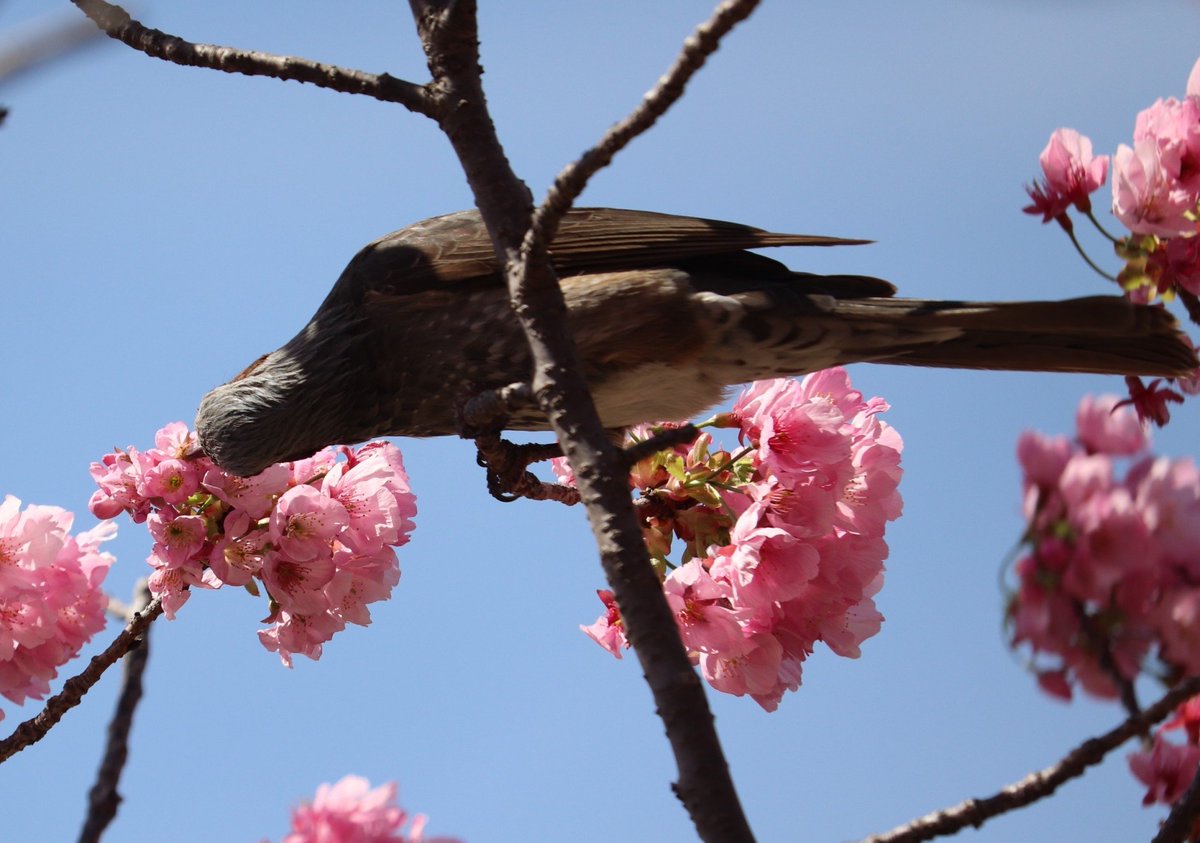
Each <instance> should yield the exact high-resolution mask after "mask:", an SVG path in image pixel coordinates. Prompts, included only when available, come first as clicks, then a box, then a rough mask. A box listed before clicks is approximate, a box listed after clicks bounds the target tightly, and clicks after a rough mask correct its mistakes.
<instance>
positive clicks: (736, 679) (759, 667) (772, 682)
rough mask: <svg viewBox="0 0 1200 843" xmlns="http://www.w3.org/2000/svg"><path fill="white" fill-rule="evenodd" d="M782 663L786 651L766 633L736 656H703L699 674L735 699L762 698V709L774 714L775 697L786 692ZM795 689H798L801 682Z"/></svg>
mask: <svg viewBox="0 0 1200 843" xmlns="http://www.w3.org/2000/svg"><path fill="white" fill-rule="evenodd" d="M782 662H783V647H781V646H780V644H779V641H778V640H777V639H776V638H775V636H773V635H770V634H767V633H763V634H758V635H752V636H748V637H747V638H746V642H745V646H744V647H743V648H741V649H740V651H739V652H737V653H736V654H732V653H730V654H720V653H703V654H701V656H700V670H701V673H702V674H703V675H704V678H705V680H707V681H708V683H709V684H710V685H712V686H713V687H714V688H716V689H717V690H718V691H721V692H723V693H726V694H733V695H734V696H735V697H741V696H745V695H747V694H749V695H750V696H751V697H755V698H759V697H761V698H762V700H759V703H760V705H763V708H765V709H766V710H767V711H774V709H775V707H776V706H777V705H778V703H779V698H778V697H777V696H776V694H777V693H780V694H781V693H782V690H783V688H781V687H780V666H781V664H782ZM797 680H798V677H797ZM787 684H788V685H789V686H790V685H791V684H792V683H787ZM795 686H796V687H799V682H798V681H797V682H796V683H795ZM764 700H765V701H766V703H765V704H764V702H763V701H764Z"/></svg>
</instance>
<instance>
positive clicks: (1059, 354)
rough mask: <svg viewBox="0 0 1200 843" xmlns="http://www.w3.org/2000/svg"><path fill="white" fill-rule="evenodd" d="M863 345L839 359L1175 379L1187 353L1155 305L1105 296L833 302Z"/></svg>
mask: <svg viewBox="0 0 1200 843" xmlns="http://www.w3.org/2000/svg"><path fill="white" fill-rule="evenodd" d="M832 312H833V314H835V315H836V316H837V317H838V318H840V319H844V320H847V321H848V322H849V323H850V324H851V326H853V327H852V331H851V337H856V336H859V337H862V338H863V340H864V346H863V347H859V348H855V347H854V346H853V345H851V346H850V347H848V348H847V349H846V355H847V358H848V359H847V360H846V362H851V360H870V361H873V362H876V363H895V364H901V365H911V366H936V367H944V368H956V369H1006V370H1014V371H1030V372H1093V373H1100V374H1120V375H1146V376H1179V375H1185V374H1188V373H1190V372H1192V371H1194V370H1195V369H1196V367H1197V365H1198V364H1197V360H1196V354H1195V352H1194V351H1193V350H1192V348H1191V345H1190V343H1188V342H1187V341H1186V340H1185V339H1184V337H1183V335H1182V334H1181V333H1180V331H1179V329H1178V328H1177V327H1176V323H1175V319H1174V318H1173V317H1172V316H1171V314H1170V313H1168V312H1167V311H1166V310H1164V309H1163V308H1161V307H1148V306H1145V305H1134V304H1130V303H1129V302H1127V301H1125V300H1124V299H1121V298H1117V297H1113V296H1095V297H1090V298H1081V299H1070V300H1067V301H1057V302H935V301H922V300H918V299H890V298H889V299H851V300H845V299H843V300H838V301H836V303H835V304H834V306H833V308H832Z"/></svg>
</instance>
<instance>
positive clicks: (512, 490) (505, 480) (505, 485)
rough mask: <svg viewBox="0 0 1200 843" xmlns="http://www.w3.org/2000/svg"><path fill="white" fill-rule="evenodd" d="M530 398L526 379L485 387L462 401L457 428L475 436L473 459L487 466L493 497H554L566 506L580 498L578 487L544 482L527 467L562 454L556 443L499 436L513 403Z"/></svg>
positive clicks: (466, 435)
mask: <svg viewBox="0 0 1200 843" xmlns="http://www.w3.org/2000/svg"><path fill="white" fill-rule="evenodd" d="M532 401H533V390H532V388H531V387H530V386H529V384H527V383H514V384H509V385H508V386H505V387H501V388H500V389H488V390H484V391H482V392H479V393H477V394H476V395H473V396H472V397H471V398H470V399H468V400H467V401H465V402H464V403H463V405H462V407H461V408H460V411H459V430H460V433H461V435H462V436H463V437H464V438H466V439H474V440H475V447H476V448H477V449H478V455H477V457H476V460H477V461H478V463H479V464H480V465H481V466H483V467H484V468H485V469H487V487H488V492H490V493H491V495H492V497H494V498H495V499H496V500H499V501H504V502H505V503H509V502H511V501H515V500H516V499H517V498H529V499H530V500H554V501H558V502H559V503H564V504H566V505H568V506H570V505H572V504H576V503H578V502H579V490H577V489H575V488H574V487H572V486H565V485H562V484H559V483H547V482H545V481H543V480H541V479H540V478H538V477H537V475H535V474H533V473H532V472H531V471H528V470H527V469H528V468H529V466H530V465H532V464H533V463H535V462H542V461H544V460H549V459H554V458H555V457H561V456H562V448H560V447H559V446H558V444H557V443H551V444H546V445H542V444H530V445H518V444H516V443H514V442H509V441H508V440H507V439H503V438H501V436H500V431H502V430H504V427H505V425H506V424H507V423H508V415H509V412H510V411H511V410H513V409H514V408H516V407H521V406H527V405H529V404H530V403H531V402H532Z"/></svg>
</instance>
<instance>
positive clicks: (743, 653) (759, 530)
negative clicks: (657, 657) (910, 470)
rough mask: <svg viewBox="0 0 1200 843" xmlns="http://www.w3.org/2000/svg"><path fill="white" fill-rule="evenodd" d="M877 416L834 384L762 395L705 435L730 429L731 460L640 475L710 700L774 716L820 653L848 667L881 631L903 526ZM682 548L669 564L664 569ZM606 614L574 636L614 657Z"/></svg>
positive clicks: (705, 460)
mask: <svg viewBox="0 0 1200 843" xmlns="http://www.w3.org/2000/svg"><path fill="white" fill-rule="evenodd" d="M887 409H888V405H887V403H886V402H884V401H883V399H881V398H872V399H870V400H864V399H863V396H862V393H860V392H858V391H856V390H855V389H854V388H853V386H852V385H851V383H850V379H849V377H848V376H847V375H846V372H845V371H844V370H843V369H840V368H838V369H829V370H826V371H823V372H818V373H816V374H812V375H809V376H808V377H806V378H805V379H804V380H803V381H802V382H801V381H795V380H788V379H779V380H770V381H759V382H757V383H755V384H753V385H751V386H750V388H749V389H747V390H746V391H745V392H743V393H742V395H741V396H740V397H739V398H738V400H737V402H736V403H735V405H734V407H733V410H732V412H730V413H728V414H724V415H721V416H717V417H716V418H715V419H713V420H712V421H710V422H707V423H705V424H703V425H701V427H709V426H711V427H716V428H736V429H737V430H738V434H739V442H740V447H738V448H737V449H735V450H734V452H732V453H731V452H729V451H725V450H721V449H717V448H716V447H715V446H714V443H713V438H712V436H711V434H709V433H707V432H705V433H702V434H701V435H700V436H699V438H697V439H696V441H695V442H693V443H692V444H691V445H690V446H679V447H676V448H675V449H674V450H671V451H665V452H661V453H659V454H657V455H656V456H654V457H652V458H650V459H647V460H644V461H643V462H641V463H640V464H639V465H638V466H637V467H636V468H635V469H634V471H633V473H632V483H633V485H634V486H635V487H636V488H637V489H638V490H639V497H638V500H637V505H638V509H639V512H640V514H641V518H642V523H643V532H644V534H645V537H646V543H647V546H648V548H649V550H650V553H651V556H652V558H653V559H654V561H655V564H656V566H657V567H658V569H659V571H660V573H661V575H662V577H663V589H664V591H665V593H666V598H667V601H668V603H669V604H670V606H671V609H672V610H673V611H674V613H675V618H676V620H677V622H678V624H679V630H680V633H681V635H682V638H683V641H684V644H685V645H686V646H687V648H688V651H689V652H690V654H691V655H692V658H693V661H694V662H695V663H697V664H698V665H699V667H700V671H701V673H702V675H703V676H704V678H705V680H706V681H707V682H708V683H709V684H710V685H712V686H713V687H714V688H716V689H717V690H719V691H724V692H726V693H729V694H734V695H737V696H743V695H749V696H750V697H751V698H753V699H754V700H755V701H756V702H758V704H759V705H761V706H762V707H763V708H764V709H766V710H767V711H773V710H775V708H776V707H777V706H778V705H779V702H780V699H781V698H782V696H783V694H784V692H785V691H788V690H796V689H797V688H798V687H799V686H800V678H801V668H802V665H803V662H804V660H805V659H806V658H807V657H808V656H809V654H810V653H812V652H813V649H814V647H815V645H816V642H817V641H824V642H825V644H826V646H828V647H829V648H830V649H831V650H833V651H834V652H835V653H837V654H838V655H841V656H847V657H850V658H857V657H858V655H859V652H860V651H859V645H860V644H861V643H862V642H863V641H864V640H865V639H867V638H869V637H871V636H872V635H874V634H875V633H876V632H878V631H879V628H880V624H881V622H882V620H883V617H882V615H880V613H879V611H878V610H877V609H876V608H875V602H874V600H873V599H872V598H873V596H874V594H875V593H876V592H877V591H879V589H880V587H881V586H882V585H883V560H884V559H885V558H886V557H887V544H886V543H885V542H884V539H883V533H884V527H885V525H886V524H887V522H888V521H892V520H894V519H895V518H897V517H899V515H900V511H901V500H900V494H899V492H898V490H897V486H898V484H899V481H900V474H901V469H900V451H901V449H902V447H903V444H902V442H901V440H900V436H899V435H898V434H897V433H896V432H895V430H893V429H892V428H891V427H890V426H888V425H887V424H886V423H885V422H883V421H882V420H881V419H880V418H879V415H880V413H882V412H884V411H885V410H887ZM662 426H666V425H662ZM662 426H660V427H662ZM650 433H651V431H650V430H648V429H639V430H636V431H634V432H633V433H632V434H631V436H632V438H634V439H635V440H636V439H638V438H644V437H645V436H648V435H650ZM556 471H560V472H561V471H563V467H562V465H561V464H560V465H559V466H558V467H556ZM560 479H567V478H565V477H564V475H563V474H561V473H560ZM676 540H679V541H681V542H682V550H681V553H680V559H681V562H680V563H679V564H673V563H672V562H671V561H670V560H669V558H668V557H669V555H670V554H671V551H672V545H673V544H674V542H675V541H676ZM600 598H601V600H602V601H603V602H604V604H605V608H606V612H605V614H604V615H603V616H602V617H600V619H599V620H597V621H596V622H595V623H594V624H592V625H591V626H587V627H582V629H583V631H584V632H585V633H587V634H588V635H589V636H591V637H592V638H593V639H594V640H595V641H596V642H597V643H599V644H600V645H601V646H603V647H604V648H605V649H607V650H609V651H610V652H612V653H613V654H614V655H616V656H618V657H620V655H621V649H622V648H623V647H625V646H627V644H626V642H625V637H624V632H623V629H622V623H621V617H620V611H619V609H618V607H617V605H616V602H615V600H614V599H613V597H612V594H611V593H609V592H600Z"/></svg>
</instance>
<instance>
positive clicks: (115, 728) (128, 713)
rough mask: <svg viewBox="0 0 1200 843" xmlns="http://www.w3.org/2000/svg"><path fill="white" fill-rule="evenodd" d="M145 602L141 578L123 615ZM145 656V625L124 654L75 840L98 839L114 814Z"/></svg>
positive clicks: (147, 595) (90, 842)
mask: <svg viewBox="0 0 1200 843" xmlns="http://www.w3.org/2000/svg"><path fill="white" fill-rule="evenodd" d="M148 605H150V586H149V583H148V582H147V581H146V580H144V579H143V580H141V581H140V582H139V583H138V584H137V586H136V587H135V588H134V595H133V608H131V609H130V610H129V613H128V616H127V619H130V620H131V619H132V618H133V616H134V615H135V614H136V613H137V612H140V611H142V610H143V609H145V608H146V607H147V606H148ZM149 658H150V629H149V627H147V628H146V631H145V633H143V635H142V639H141V644H140V645H138V646H136V647H134V648H133V649H132V650H130V651H129V652H128V653H126V654H125V676H124V679H123V681H122V683H121V693H120V695H119V696H118V697H117V707H116V710H115V711H114V712H113V717H112V720H111V721H109V724H108V743H107V745H106V746H105V748H104V757H103V758H102V759H101V760H100V769H99V770H97V771H96V783H95V784H94V785H92V789H91V792H90V793H89V794H88V812H87V817H86V819H85V820H84V822H83V830H82V831H80V832H79V843H99V840H100V838H101V837H102V836H103V834H104V830H105V829H106V828H108V826H109V824H110V823H111V822H112V821H113V819H114V818H115V817H116V816H117V808H118V807H119V806H120V804H121V793H120V791H119V790H118V789H117V786H118V785H119V784H120V782H121V772H122V770H124V769H125V761H126V760H127V759H128V758H129V732H130V730H131V729H132V728H133V712H134V711H135V710H136V709H137V705H138V702H140V701H141V699H142V674H144V673H145V672H146V662H147V661H148V660H149Z"/></svg>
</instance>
